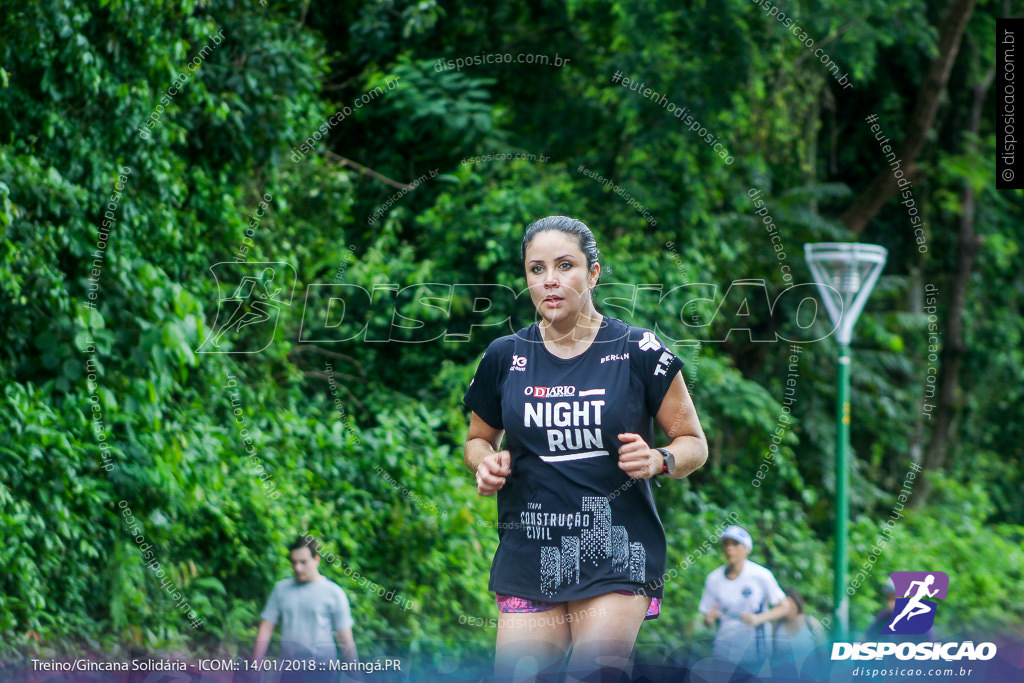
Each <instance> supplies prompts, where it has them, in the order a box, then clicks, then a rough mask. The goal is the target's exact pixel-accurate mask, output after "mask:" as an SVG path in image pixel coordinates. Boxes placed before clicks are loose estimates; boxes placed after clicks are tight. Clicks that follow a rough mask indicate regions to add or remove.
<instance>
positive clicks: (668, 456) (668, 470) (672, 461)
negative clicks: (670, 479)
mask: <svg viewBox="0 0 1024 683" xmlns="http://www.w3.org/2000/svg"><path fill="white" fill-rule="evenodd" d="M654 450H656V451H658V452H659V453H661V455H662V458H664V460H665V464H664V465H662V466H661V472H658V474H668V475H671V474H672V473H673V472H675V470H676V456H674V455H672V451H670V450H668V449H667V448H655V449H654ZM654 476H658V475H657V474H656V475H654Z"/></svg>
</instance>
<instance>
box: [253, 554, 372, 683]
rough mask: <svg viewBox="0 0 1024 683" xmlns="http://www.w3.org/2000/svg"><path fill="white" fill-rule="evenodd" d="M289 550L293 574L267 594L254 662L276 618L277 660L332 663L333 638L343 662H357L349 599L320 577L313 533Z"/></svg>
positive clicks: (334, 655)
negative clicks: (279, 632) (279, 641)
mask: <svg viewBox="0 0 1024 683" xmlns="http://www.w3.org/2000/svg"><path fill="white" fill-rule="evenodd" d="M288 550H289V557H290V558H291V564H292V571H293V572H294V577H293V578H290V579H282V580H281V581H278V582H277V584H276V585H275V586H274V590H273V591H272V592H271V593H270V597H269V598H267V605H266V607H264V608H263V612H262V613H261V614H260V617H261V618H262V619H263V621H262V622H261V623H260V627H259V631H257V633H256V649H255V651H254V652H253V660H254V661H255V662H256V663H259V662H261V661H262V660H263V658H264V657H265V656H266V654H267V647H268V646H269V645H270V638H271V636H272V635H273V633H274V626H275V625H276V624H277V623H278V622H279V621H280V622H281V658H282V659H301V660H309V659H315V660H317V661H319V662H324V661H333V660H335V659H336V658H337V656H338V649H337V648H335V644H334V643H335V639H337V643H338V648H340V649H341V653H342V655H343V656H344V658H345V660H346V661H350V662H355V661H357V660H358V653H357V652H356V643H355V640H354V639H353V638H352V613H351V611H350V610H349V605H348V598H347V597H346V596H345V591H343V590H342V589H341V586H339V585H338V584H336V583H334V582H333V581H331V580H330V579H328V578H326V577H324V576H321V574H320V544H319V543H318V542H317V540H316V539H315V538H313V537H312V536H309V535H305V536H299V537H298V538H296V539H295V541H294V542H292V544H291V545H290V546H288ZM309 673H312V672H309ZM299 678H300V679H305V678H307V677H306V676H300V677H299ZM332 678H333V677H332Z"/></svg>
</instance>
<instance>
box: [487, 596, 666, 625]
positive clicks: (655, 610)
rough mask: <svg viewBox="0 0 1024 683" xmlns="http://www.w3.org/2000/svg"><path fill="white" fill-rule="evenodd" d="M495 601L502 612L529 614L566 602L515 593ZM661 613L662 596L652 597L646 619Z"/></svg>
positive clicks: (654, 617)
mask: <svg viewBox="0 0 1024 683" xmlns="http://www.w3.org/2000/svg"><path fill="white" fill-rule="evenodd" d="M615 592H616V593H618V594H619V595H637V593H631V592H630V591H615ZM495 602H497V603H498V611H499V612H501V613H502V614H528V613H533V612H546V611H547V610H549V609H554V608H555V607H558V606H559V605H564V604H565V603H564V602H546V601H544V600H530V599H529V598H518V597H516V596H514V595H505V594H503V593H498V594H497V595H496V596H495ZM660 615H661V598H651V604H650V605H648V606H647V614H645V615H644V621H647V620H649V619H657V618H658V617H659V616H660Z"/></svg>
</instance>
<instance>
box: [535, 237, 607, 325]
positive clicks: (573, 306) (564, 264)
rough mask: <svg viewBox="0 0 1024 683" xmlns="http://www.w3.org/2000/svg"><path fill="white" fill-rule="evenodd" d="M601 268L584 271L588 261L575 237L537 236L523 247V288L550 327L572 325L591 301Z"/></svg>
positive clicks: (597, 266) (598, 266)
mask: <svg viewBox="0 0 1024 683" xmlns="http://www.w3.org/2000/svg"><path fill="white" fill-rule="evenodd" d="M600 269H601V266H600V264H596V263H595V264H594V270H593V271H591V272H588V271H587V257H586V255H585V254H584V253H583V251H582V250H581V249H580V246H579V241H578V240H577V239H576V237H575V235H567V234H565V233H564V232H562V231H560V230H545V231H544V232H541V233H537V234H536V235H535V236H534V238H533V241H531V242H530V244H529V245H528V246H527V247H526V285H527V287H528V288H529V289H530V298H531V299H532V300H533V305H534V306H535V307H536V308H537V312H538V313H540V315H541V317H542V318H544V320H546V321H547V322H549V323H556V322H561V321H566V320H573V321H575V320H576V319H577V318H578V317H579V315H580V313H581V312H582V311H583V310H584V307H585V306H586V305H587V303H588V302H589V301H590V290H591V289H592V288H593V287H595V286H596V285H597V276H598V273H599V272H600Z"/></svg>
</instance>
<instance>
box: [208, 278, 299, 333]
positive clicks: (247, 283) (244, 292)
mask: <svg viewBox="0 0 1024 683" xmlns="http://www.w3.org/2000/svg"><path fill="white" fill-rule="evenodd" d="M210 271H211V272H212V273H213V276H214V278H215V279H216V280H217V291H218V293H219V294H220V295H221V298H220V301H219V302H218V305H217V317H216V318H215V319H214V322H213V325H212V329H211V330H210V333H209V334H208V335H207V337H206V339H205V340H203V343H202V344H200V345H199V348H198V349H196V352H197V353H259V352H260V351H263V350H264V349H266V348H267V347H268V346H270V343H271V342H272V341H274V333H275V332H276V331H277V321H278V318H279V317H280V314H281V309H282V308H283V307H284V306H290V305H291V303H292V295H293V293H294V290H295V279H296V277H295V269H294V268H292V267H291V266H290V265H288V264H287V263H281V262H265V263H237V262H234V261H222V262H221V263H216V264H214V265H213V266H211V267H210ZM236 282H237V283H238V284H237V285H235V286H234V287H233V288H230V289H229V287H226V286H224V285H226V284H228V283H231V285H234V283H236ZM228 291H230V292H231V296H228V297H225V296H224V293H225V292H228ZM253 326H256V327H253ZM247 328H248V329H247ZM227 339H230V340H231V341H232V342H234V343H231V344H224V342H225V341H226V340H227ZM242 347H244V348H242Z"/></svg>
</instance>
